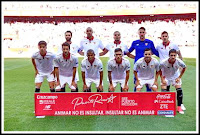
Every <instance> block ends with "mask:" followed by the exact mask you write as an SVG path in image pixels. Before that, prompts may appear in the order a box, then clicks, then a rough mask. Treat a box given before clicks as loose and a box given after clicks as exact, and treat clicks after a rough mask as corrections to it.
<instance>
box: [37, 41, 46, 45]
mask: <svg viewBox="0 0 200 135" xmlns="http://www.w3.org/2000/svg"><path fill="white" fill-rule="evenodd" d="M38 45H45V46H47V42H45V41H43V40H42V41H40V42H39V43H38Z"/></svg>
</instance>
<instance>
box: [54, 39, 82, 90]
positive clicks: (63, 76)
mask: <svg viewBox="0 0 200 135" xmlns="http://www.w3.org/2000/svg"><path fill="white" fill-rule="evenodd" d="M62 50H63V53H62V54H59V55H58V56H57V57H56V59H55V60H54V70H55V75H56V78H57V82H56V91H57V92H65V85H66V84H68V86H69V88H70V89H71V92H78V89H77V83H76V80H75V75H76V68H77V67H78V58H77V57H76V56H74V55H73V54H71V53H70V44H68V43H67V42H64V43H63V44H62Z"/></svg>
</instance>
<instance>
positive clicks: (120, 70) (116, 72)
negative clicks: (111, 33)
mask: <svg viewBox="0 0 200 135" xmlns="http://www.w3.org/2000/svg"><path fill="white" fill-rule="evenodd" d="M107 68H108V71H112V72H111V75H112V80H124V79H125V78H126V71H128V70H130V62H129V60H128V59H126V58H122V63H121V64H117V63H116V60H115V59H111V60H109V61H108V65H107Z"/></svg>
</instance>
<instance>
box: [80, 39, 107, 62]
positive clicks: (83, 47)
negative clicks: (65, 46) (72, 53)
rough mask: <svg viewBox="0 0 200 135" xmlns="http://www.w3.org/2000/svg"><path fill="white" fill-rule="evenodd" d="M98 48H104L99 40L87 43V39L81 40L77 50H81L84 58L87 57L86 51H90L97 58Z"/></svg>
mask: <svg viewBox="0 0 200 135" xmlns="http://www.w3.org/2000/svg"><path fill="white" fill-rule="evenodd" d="M99 48H100V49H102V50H103V49H104V46H103V44H102V42H101V40H99V39H96V38H94V39H93V40H91V41H89V39H87V38H85V39H83V40H81V43H80V48H79V50H83V52H84V57H85V58H86V57H87V51H88V50H89V49H92V50H93V51H94V53H95V57H97V58H99Z"/></svg>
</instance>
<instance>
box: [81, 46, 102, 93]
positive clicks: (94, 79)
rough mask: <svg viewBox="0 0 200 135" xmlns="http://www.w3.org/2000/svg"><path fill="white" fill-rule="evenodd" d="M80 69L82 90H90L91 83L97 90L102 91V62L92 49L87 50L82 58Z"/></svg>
mask: <svg viewBox="0 0 200 135" xmlns="http://www.w3.org/2000/svg"><path fill="white" fill-rule="evenodd" d="M81 71H82V79H83V91H84V92H91V84H92V83H95V84H96V88H97V92H103V64H102V62H101V60H100V59H98V58H96V57H95V53H94V51H93V50H92V49H89V50H88V51H87V58H85V59H83V60H82V62H81Z"/></svg>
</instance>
